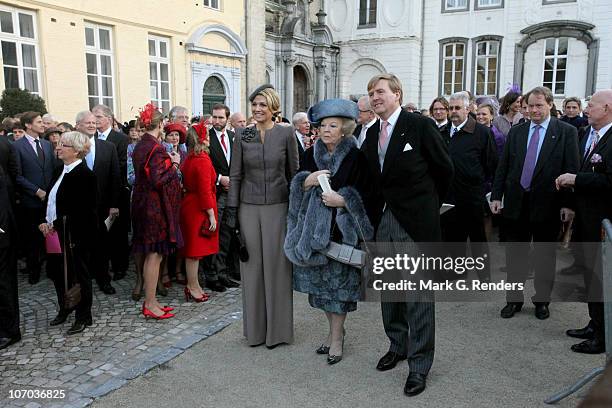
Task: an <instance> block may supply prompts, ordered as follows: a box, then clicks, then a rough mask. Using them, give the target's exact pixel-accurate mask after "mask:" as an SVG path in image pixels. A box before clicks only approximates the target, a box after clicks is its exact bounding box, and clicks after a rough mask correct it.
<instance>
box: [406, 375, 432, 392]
mask: <svg viewBox="0 0 612 408" xmlns="http://www.w3.org/2000/svg"><path fill="white" fill-rule="evenodd" d="M426 379H427V377H426V376H424V375H423V374H419V373H410V374H408V378H407V379H406V385H404V394H406V395H407V396H409V397H414V396H415V395H419V394H420V393H422V392H423V391H425V380H426Z"/></svg>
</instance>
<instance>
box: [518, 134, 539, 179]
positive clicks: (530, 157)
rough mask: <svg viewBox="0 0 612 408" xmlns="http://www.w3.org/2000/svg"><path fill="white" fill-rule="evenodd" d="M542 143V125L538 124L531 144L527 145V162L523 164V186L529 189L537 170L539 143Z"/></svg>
mask: <svg viewBox="0 0 612 408" xmlns="http://www.w3.org/2000/svg"><path fill="white" fill-rule="evenodd" d="M539 144H540V125H536V127H535V129H534V131H533V135H531V140H529V146H527V154H526V155H525V163H524V164H523V173H522V174H521V186H522V187H523V188H524V189H525V190H526V191H528V190H529V187H530V186H531V179H532V178H533V172H534V170H535V166H536V162H537V161H538V145H539Z"/></svg>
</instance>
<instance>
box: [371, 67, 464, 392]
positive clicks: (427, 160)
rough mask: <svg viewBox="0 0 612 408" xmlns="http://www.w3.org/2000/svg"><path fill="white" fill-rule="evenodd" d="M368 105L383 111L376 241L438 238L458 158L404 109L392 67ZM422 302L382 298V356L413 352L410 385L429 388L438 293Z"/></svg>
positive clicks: (374, 143) (391, 360) (379, 78)
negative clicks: (386, 345)
mask: <svg viewBox="0 0 612 408" xmlns="http://www.w3.org/2000/svg"><path fill="white" fill-rule="evenodd" d="M368 95H369V97H370V105H371V106H372V108H373V109H374V112H376V114H377V115H378V116H379V117H380V120H379V121H378V123H376V124H374V125H373V126H372V127H370V129H369V130H368V132H367V136H366V141H365V148H363V147H362V149H363V150H364V151H365V154H366V156H367V161H368V168H369V172H370V175H371V176H372V178H373V180H374V182H373V185H374V188H375V189H376V190H377V191H375V192H374V193H373V194H372V199H373V202H372V203H371V206H370V205H369V207H371V208H370V209H369V215H370V216H371V218H372V224H373V225H374V226H375V227H376V228H377V232H376V241H378V242H398V243H402V242H438V241H440V238H441V233H440V216H439V207H440V197H444V196H445V195H446V192H447V190H448V188H449V184H450V181H451V179H452V176H453V164H452V162H451V159H450V157H449V155H448V150H447V148H446V145H445V143H444V141H443V140H442V137H441V136H440V134H439V132H438V131H437V129H436V128H435V125H434V124H433V122H432V121H431V120H430V119H428V118H424V117H421V116H420V115H415V114H413V113H408V112H405V111H403V110H402V109H401V103H402V86H401V83H400V81H399V79H398V78H397V77H396V76H395V75H393V74H381V75H376V76H374V77H373V78H372V79H371V80H370V82H369V83H368ZM425 296H426V297H425V299H423V298H422V297H421V298H419V300H424V301H419V302H414V301H411V302H394V303H391V302H383V303H382V315H383V324H384V327H385V333H386V334H387V337H389V341H390V347H389V351H388V352H387V354H385V355H384V356H383V357H382V358H381V359H380V361H379V362H378V365H377V367H376V368H377V369H378V370H381V371H386V370H390V369H392V368H394V367H395V366H396V364H397V363H398V362H399V361H401V360H403V359H406V358H407V359H408V367H409V369H410V373H409V375H408V379H407V380H406V385H405V387H404V393H405V394H406V395H408V396H413V395H417V394H420V393H421V392H423V390H425V380H426V377H427V374H428V373H429V369H430V368H431V365H432V363H433V357H434V345H435V308H434V303H433V296H432V294H425Z"/></svg>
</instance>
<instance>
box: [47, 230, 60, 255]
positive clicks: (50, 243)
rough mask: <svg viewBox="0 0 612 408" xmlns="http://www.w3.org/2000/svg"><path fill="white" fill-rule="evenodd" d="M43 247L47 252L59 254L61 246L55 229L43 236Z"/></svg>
mask: <svg viewBox="0 0 612 408" xmlns="http://www.w3.org/2000/svg"><path fill="white" fill-rule="evenodd" d="M45 249H46V252H47V253H48V254H61V253H62V247H61V246H60V242H59V235H57V231H53V232H52V233H50V234H47V236H46V237H45Z"/></svg>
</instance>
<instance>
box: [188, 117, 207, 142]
mask: <svg viewBox="0 0 612 408" xmlns="http://www.w3.org/2000/svg"><path fill="white" fill-rule="evenodd" d="M208 125H209V122H208V121H200V122H199V123H197V124H195V125H192V126H191V128H192V129H193V130H195V131H196V133H197V135H198V142H199V143H203V142H204V141H205V140H207V139H208Z"/></svg>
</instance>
